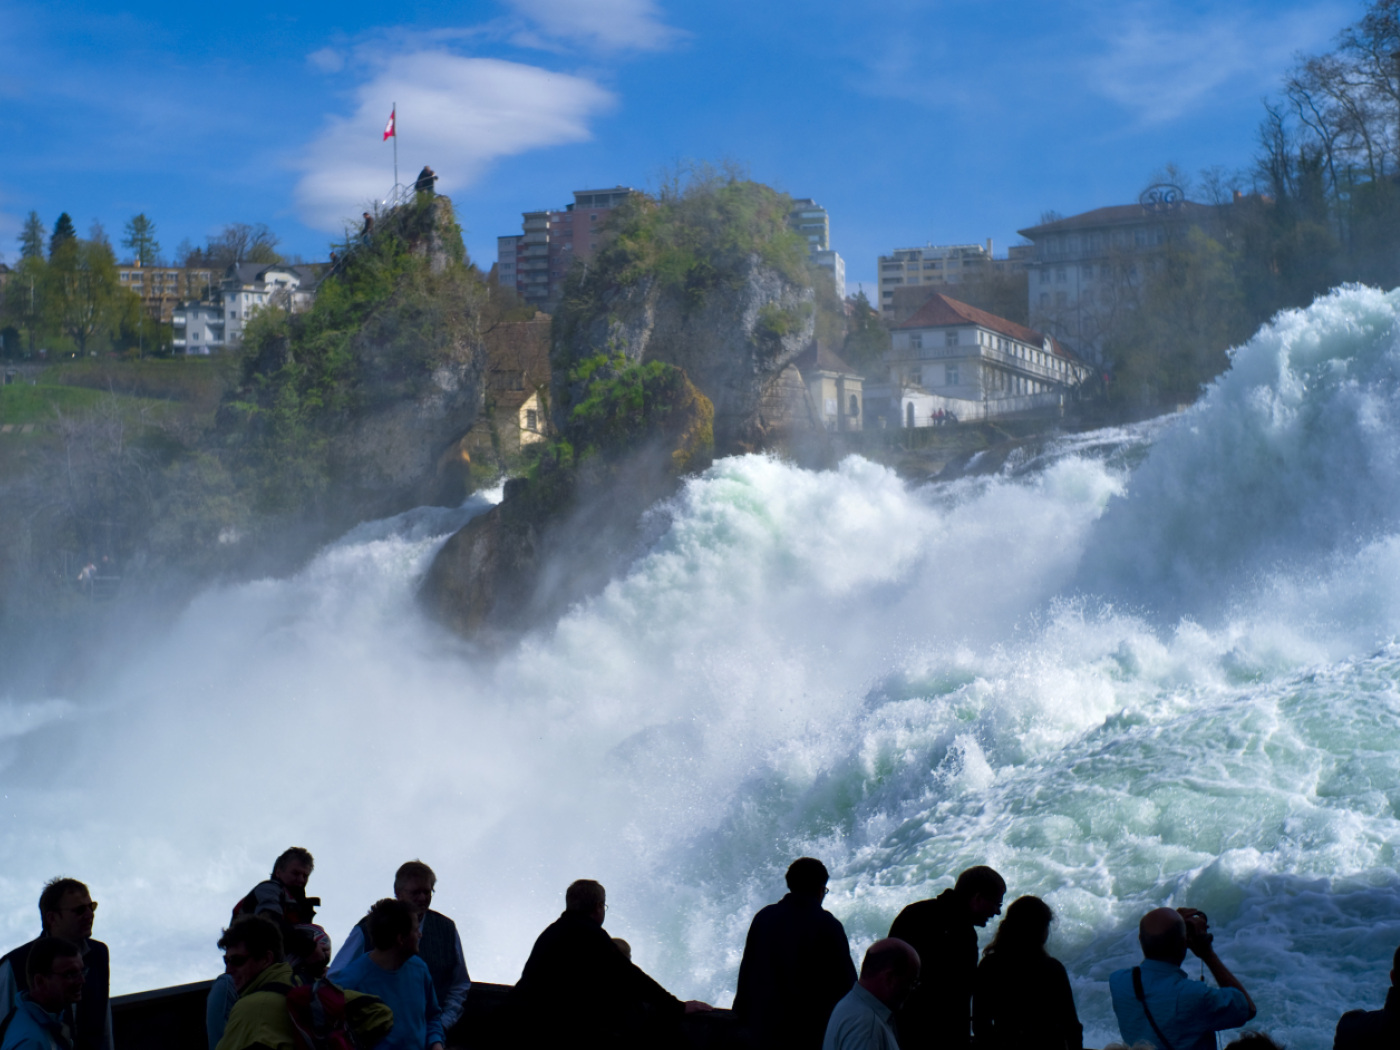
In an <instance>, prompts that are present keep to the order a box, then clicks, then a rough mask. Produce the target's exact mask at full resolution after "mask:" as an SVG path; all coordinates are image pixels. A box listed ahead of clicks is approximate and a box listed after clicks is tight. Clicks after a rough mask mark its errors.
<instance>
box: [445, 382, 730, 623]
mask: <svg viewBox="0 0 1400 1050" xmlns="http://www.w3.org/2000/svg"><path fill="white" fill-rule="evenodd" d="M567 381H568V383H569V384H570V386H571V388H573V389H575V391H576V393H577V395H578V396H577V397H576V398H575V400H574V403H573V408H572V410H571V411H570V413H569V415H568V417H567V419H566V420H565V425H564V427H563V431H562V433H561V435H560V436H559V438H558V439H557V440H555V441H553V442H550V443H548V444H546V445H544V446H543V447H541V448H539V449H538V450H537V451H536V453H535V455H536V458H535V460H534V462H533V463H532V464H531V465H530V469H529V470H528V471H527V473H526V475H525V476H524V477H522V478H517V479H515V480H513V481H511V482H509V483H508V484H507V486H506V492H505V499H504V500H502V502H501V503H500V505H499V506H497V507H495V508H494V509H492V510H491V511H489V512H488V513H486V514H484V515H482V516H481V517H478V518H476V519H474V520H472V521H471V522H469V523H468V524H467V525H466V526H465V527H464V528H462V529H461V530H459V531H458V532H457V533H456V534H455V535H454V536H452V537H451V538H450V539H449V540H448V541H447V543H446V544H445V545H444V546H443V548H442V550H441V551H439V552H438V555H437V557H436V558H435V559H434V561H433V564H432V566H431V567H430V568H429V570H428V573H427V575H426V577H425V579H424V583H423V587H422V591H421V598H422V600H423V602H424V604H425V605H426V606H427V607H428V608H429V609H430V610H431V611H432V612H433V613H434V615H435V616H436V617H437V618H438V619H439V620H440V621H442V622H443V623H445V624H447V625H448V626H450V627H452V628H453V629H455V630H457V631H458V632H459V633H461V634H463V635H465V636H467V637H471V638H474V639H477V640H479V641H480V640H491V639H493V638H495V637H498V636H500V635H501V634H502V633H508V632H512V631H516V630H519V629H523V628H525V627H528V626H529V625H531V624H532V623H535V622H537V621H538V620H540V619H541V618H547V617H551V616H555V615H558V614H559V613H560V612H562V611H563V610H564V609H566V608H567V607H568V606H569V605H570V604H572V603H573V602H576V601H578V600H580V599H581V598H584V597H586V596H588V595H589V594H591V593H594V592H595V591H596V590H598V589H599V588H601V587H602V586H603V585H604V584H605V583H606V582H607V580H608V579H609V578H610V577H611V575H612V573H613V572H614V571H615V570H616V569H617V568H618V567H619V566H620V565H621V564H622V562H623V561H624V560H625V559H626V558H627V557H628V556H629V555H630V553H631V552H632V551H633V550H634V549H635V545H636V541H637V538H638V537H637V524H638V522H639V520H640V518H641V516H642V514H643V513H644V512H645V511H646V510H647V508H649V507H650V506H652V505H653V504H654V503H655V502H656V501H658V500H660V499H664V498H665V497H667V496H669V495H671V494H672V493H673V492H674V491H675V489H676V486H677V485H678V484H679V482H680V479H681V478H682V477H683V476H684V475H685V474H688V473H692V472H694V471H696V470H701V469H704V468H705V467H706V466H708V465H709V463H710V461H711V459H712V457H713V453H714V437H713V434H714V407H713V406H712V405H711V404H710V401H709V399H708V398H707V397H705V395H704V394H702V393H701V392H700V391H699V390H698V389H697V388H696V387H695V385H694V384H693V383H691V382H690V381H689V380H688V379H687V378H686V376H685V373H684V372H682V371H681V370H680V369H678V368H676V367H674V366H672V365H666V364H663V363H661V362H659V361H652V362H647V363H646V364H637V363H634V362H632V361H629V360H628V359H627V358H625V357H622V356H621V355H616V356H613V357H607V356H599V357H596V358H594V359H590V360H588V361H584V362H580V363H579V365H578V366H577V367H576V368H575V369H574V370H573V371H572V372H571V374H570V375H569V376H568V377H567ZM565 559H566V560H567V563H568V565H569V572H567V573H551V572H549V571H548V568H549V566H551V565H553V564H561V563H563V561H564V560H565Z"/></svg>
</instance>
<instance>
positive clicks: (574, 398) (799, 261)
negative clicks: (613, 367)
mask: <svg viewBox="0 0 1400 1050" xmlns="http://www.w3.org/2000/svg"><path fill="white" fill-rule="evenodd" d="M791 207H792V201H791V200H790V199H789V198H788V197H787V196H786V195H784V194H781V193H778V192H776V191H774V190H772V189H770V188H769V187H767V186H763V185H761V184H759V183H755V182H750V181H747V180H743V179H737V178H727V179H726V178H719V177H713V176H712V177H708V178H701V179H697V180H695V181H693V182H692V183H691V184H689V185H688V186H686V187H685V188H684V189H679V190H673V191H668V192H667V193H664V194H663V195H662V196H661V197H660V198H659V199H652V198H649V197H645V196H640V195H639V196H636V197H634V198H632V199H631V200H629V201H628V202H627V203H626V204H625V205H623V206H622V207H621V208H619V209H617V211H616V213H615V214H614V216H613V218H612V220H611V222H610V225H609V228H608V232H607V235H606V236H607V240H606V243H605V245H604V247H603V248H602V249H601V250H600V251H599V252H598V254H597V256H596V257H595V258H594V259H593V260H592V261H591V262H590V263H589V265H588V266H586V267H584V266H579V267H576V268H575V270H574V272H573V274H572V275H571V276H570V278H569V281H568V283H567V285H566V289H565V296H564V301H563V303H562V304H561V306H560V308H559V310H558V312H557V313H556V314H555V317H554V331H553V348H552V354H553V363H554V377H555V387H556V388H555V390H554V398H553V405H554V411H555V416H556V424H557V425H558V426H560V427H561V428H562V427H563V426H565V425H566V423H567V421H568V418H569V414H570V413H571V412H572V411H573V409H574V407H575V406H576V405H577V404H578V403H579V401H580V399H583V398H586V397H587V396H589V395H588V394H587V393H586V392H585V386H586V382H584V383H581V382H580V378H579V377H580V375H581V373H583V372H585V371H586V370H587V369H588V368H589V367H591V366H593V365H595V364H596V362H599V361H611V360H613V359H615V358H616V357H617V356H619V355H621V356H623V357H625V358H627V359H628V360H629V361H632V362H635V363H638V364H649V363H652V362H659V363H664V364H668V365H673V366H675V367H676V368H679V369H681V370H683V371H684V372H685V374H686V375H687V376H688V377H689V379H690V380H691V381H692V382H693V383H694V384H695V385H696V387H698V388H699V389H700V390H701V391H702V392H703V393H704V394H705V396H706V397H708V398H709V399H710V401H711V402H712V403H713V405H714V409H715V419H714V440H715V447H716V449H717V450H718V451H719V452H720V453H721V454H726V453H732V452H738V451H749V450H753V449H756V448H764V447H768V446H769V445H770V444H771V443H772V441H773V438H774V436H775V433H776V432H777V431H780V430H782V429H783V428H785V427H789V426H794V425H805V424H806V423H807V420H806V414H805V412H803V410H802V406H800V405H788V404H787V403H786V402H784V401H783V400H782V399H781V398H779V397H776V396H775V391H780V390H781V384H780V382H779V377H780V376H781V375H782V373H783V371H784V369H785V368H786V367H787V366H788V365H789V364H790V363H791V362H792V360H793V359H794V358H795V357H797V355H798V354H799V353H800V352H801V351H802V350H803V349H804V348H805V347H806V345H807V344H808V343H809V342H810V341H811V339H812V334H813V330H814V325H815V315H816V305H815V303H816V297H815V293H814V290H813V284H812V272H811V268H810V266H809V265H808V262H807V250H806V242H805V241H803V240H802V238H800V237H799V236H797V235H796V234H795V233H793V232H792V230H791V229H790V228H789V225H788V215H789V213H790V211H791Z"/></svg>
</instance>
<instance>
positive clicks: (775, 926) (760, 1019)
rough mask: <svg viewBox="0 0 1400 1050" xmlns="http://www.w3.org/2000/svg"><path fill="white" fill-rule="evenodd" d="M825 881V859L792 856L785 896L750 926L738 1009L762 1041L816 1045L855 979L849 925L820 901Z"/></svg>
mask: <svg viewBox="0 0 1400 1050" xmlns="http://www.w3.org/2000/svg"><path fill="white" fill-rule="evenodd" d="M826 882H827V870H826V865H824V864H823V863H822V862H821V861H819V860H815V859H813V858H812V857H801V858H799V859H797V860H795V861H793V862H792V865H791V866H790V867H789V868H788V870H787V886H788V894H787V896H785V897H784V898H783V899H782V900H780V901H778V903H776V904H770V905H768V906H767V907H766V908H764V909H762V910H761V911H760V912H759V913H758V914H757V915H755V916H754V919H753V923H752V924H751V925H750V926H749V936H748V940H747V941H745V942H744V958H743V961H742V962H741V963H740V964H739V986H738V990H737V991H736V992H735V995H734V1012H735V1013H736V1014H738V1015H739V1018H740V1020H741V1022H742V1023H743V1025H744V1027H745V1028H746V1029H747V1030H748V1033H749V1035H750V1036H751V1037H752V1038H753V1040H754V1042H755V1043H756V1044H757V1045H758V1046H762V1047H771V1048H774V1050H818V1048H819V1047H820V1046H821V1042H822V1036H823V1035H824V1034H825V1033H826V1021H827V1018H828V1017H830V1016H831V1008H832V1007H834V1006H835V1005H836V1004H837V1003H838V1002H840V1000H841V997H842V996H844V995H845V994H846V993H847V992H849V991H850V990H851V985H853V984H855V982H856V968H855V965H854V964H853V963H852V962H851V945H850V942H849V941H848V940H847V939H846V930H845V927H843V926H842V925H841V921H840V920H839V919H837V918H836V916H834V915H832V914H831V913H830V912H829V911H827V910H825V909H824V908H823V907H822V900H823V899H824V898H825V897H826Z"/></svg>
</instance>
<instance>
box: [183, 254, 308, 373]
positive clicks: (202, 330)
mask: <svg viewBox="0 0 1400 1050" xmlns="http://www.w3.org/2000/svg"><path fill="white" fill-rule="evenodd" d="M322 269H323V267H322V266H320V265H317V264H310V265H304V264H303V265H297V266H288V265H284V264H282V263H274V264H271V265H269V264H267V263H234V264H232V265H231V266H229V268H228V269H227V270H225V271H224V276H223V279H222V280H220V282H219V285H218V288H217V290H211V292H210V294H209V295H208V296H207V297H206V298H202V299H191V300H189V301H186V302H183V303H181V304H180V305H179V306H177V307H175V308H174V310H173V311H172V313H171V324H172V325H174V328H175V339H174V345H175V352H176V353H186V354H212V353H217V352H218V351H221V350H231V349H234V348H236V347H238V346H240V345H241V344H242V342H243V331H244V329H245V328H246V327H247V324H248V321H249V320H250V319H251V318H252V317H253V315H254V314H256V313H257V312H258V311H259V310H264V309H268V308H276V309H279V310H286V311H288V312H290V313H301V312H303V311H305V310H307V309H310V307H311V303H312V301H313V300H314V299H315V297H316V286H317V284H319V282H320V276H319V275H320V272H321V270H322Z"/></svg>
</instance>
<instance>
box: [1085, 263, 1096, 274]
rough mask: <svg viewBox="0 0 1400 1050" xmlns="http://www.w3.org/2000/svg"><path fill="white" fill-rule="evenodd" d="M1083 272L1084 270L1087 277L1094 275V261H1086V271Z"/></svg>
mask: <svg viewBox="0 0 1400 1050" xmlns="http://www.w3.org/2000/svg"><path fill="white" fill-rule="evenodd" d="M1083 272H1084V276H1085V277H1093V276H1094V264H1093V263H1085V264H1084V271H1083Z"/></svg>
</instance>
